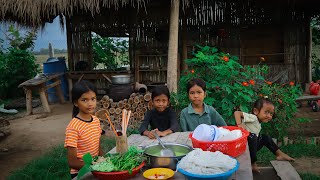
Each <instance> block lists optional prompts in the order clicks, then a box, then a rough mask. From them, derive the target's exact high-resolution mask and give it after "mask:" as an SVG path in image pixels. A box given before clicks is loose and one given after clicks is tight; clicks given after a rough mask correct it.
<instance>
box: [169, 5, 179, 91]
mask: <svg viewBox="0 0 320 180" xmlns="http://www.w3.org/2000/svg"><path fill="white" fill-rule="evenodd" d="M179 1H180V0H172V1H171V12H170V31H169V32H170V33H169V47H168V65H167V67H168V68H167V69H168V71H167V83H168V89H169V91H170V92H177V82H178V73H177V69H178V34H179V33H178V31H179V6H180V5H179V3H180V2H179Z"/></svg>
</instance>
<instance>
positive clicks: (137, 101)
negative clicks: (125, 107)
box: [133, 96, 140, 104]
mask: <svg viewBox="0 0 320 180" xmlns="http://www.w3.org/2000/svg"><path fill="white" fill-rule="evenodd" d="M133 102H134V103H137V104H138V103H139V102H140V99H139V96H136V97H134V99H133Z"/></svg>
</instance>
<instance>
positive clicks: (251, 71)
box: [173, 46, 301, 137]
mask: <svg viewBox="0 0 320 180" xmlns="http://www.w3.org/2000/svg"><path fill="white" fill-rule="evenodd" d="M198 48H199V50H198V51H197V52H195V53H194V58H191V59H187V60H186V63H187V64H188V67H189V68H190V69H189V70H188V71H186V72H183V74H182V75H181V78H180V81H179V89H178V93H177V94H175V95H173V97H174V98H173V99H174V100H173V105H174V106H175V107H176V108H177V109H180V110H181V109H182V108H184V107H186V106H187V105H188V103H189V99H188V94H187V92H186V84H187V82H188V81H189V80H190V79H192V78H197V77H199V78H202V79H203V80H205V81H206V84H207V97H206V98H205V103H207V104H209V105H212V106H213V107H215V109H216V110H217V111H218V112H219V113H220V114H221V115H222V117H223V118H224V119H225V120H226V122H227V123H228V124H229V125H234V124H235V120H234V117H233V112H234V111H235V110H237V109H240V110H241V111H244V112H251V109H252V104H253V102H254V101H255V100H257V99H258V98H260V97H261V96H268V97H269V98H270V99H271V100H272V101H273V102H274V104H275V108H276V117H275V118H274V119H273V120H272V121H271V122H270V123H267V124H265V126H266V128H264V130H265V131H266V132H267V133H269V134H270V135H272V136H274V137H282V136H284V135H286V129H287V128H288V127H290V126H291V125H294V124H296V123H295V121H296V120H295V119H294V118H293V117H294V114H295V112H296V111H297V104H296V102H295V99H296V98H297V97H299V96H300V95H301V89H300V87H299V86H297V85H295V84H294V82H290V83H288V84H284V85H278V84H273V83H272V82H270V81H267V80H266V79H265V78H264V75H266V73H268V66H267V65H261V64H262V63H264V61H265V59H264V58H263V57H261V58H260V60H261V62H260V64H259V66H258V67H255V68H253V67H249V66H247V67H244V66H242V65H241V64H240V63H239V62H238V57H236V56H232V55H230V54H226V53H223V52H219V51H218V49H217V48H214V47H208V46H205V47H201V46H199V47H198Z"/></svg>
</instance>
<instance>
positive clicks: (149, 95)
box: [143, 93, 151, 101]
mask: <svg viewBox="0 0 320 180" xmlns="http://www.w3.org/2000/svg"><path fill="white" fill-rule="evenodd" d="M143 99H144V100H145V101H150V100H151V93H146V94H145V95H144V96H143Z"/></svg>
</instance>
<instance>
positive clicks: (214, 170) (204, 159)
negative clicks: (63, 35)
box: [179, 148, 237, 175]
mask: <svg viewBox="0 0 320 180" xmlns="http://www.w3.org/2000/svg"><path fill="white" fill-rule="evenodd" d="M236 164H237V161H236V160H235V159H233V158H231V157H230V156H228V155H225V154H223V153H222V152H220V151H216V152H210V151H203V150H202V149H199V148H196V149H195V150H193V151H191V152H190V153H188V154H187V155H186V156H185V157H183V158H182V159H181V161H180V163H179V168H181V169H183V170H185V171H187V172H189V173H193V174H200V175H209V174H210V175H213V174H221V173H225V172H228V171H229V170H231V169H233V168H234V167H235V166H236Z"/></svg>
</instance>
